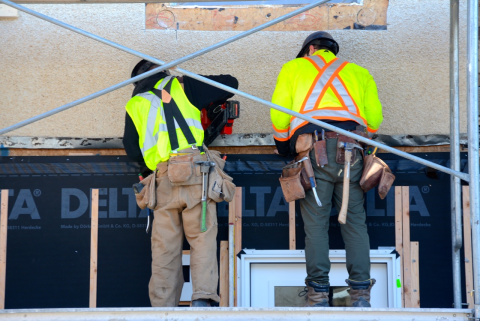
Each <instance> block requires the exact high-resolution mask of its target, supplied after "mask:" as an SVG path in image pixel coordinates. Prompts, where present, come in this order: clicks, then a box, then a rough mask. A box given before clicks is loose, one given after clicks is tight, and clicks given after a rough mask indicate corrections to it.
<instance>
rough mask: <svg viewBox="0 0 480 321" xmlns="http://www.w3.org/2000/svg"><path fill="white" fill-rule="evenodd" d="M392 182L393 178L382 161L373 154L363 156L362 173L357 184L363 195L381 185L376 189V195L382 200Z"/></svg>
mask: <svg viewBox="0 0 480 321" xmlns="http://www.w3.org/2000/svg"><path fill="white" fill-rule="evenodd" d="M394 180H395V176H394V175H393V174H392V171H391V170H390V168H389V167H388V165H387V164H386V163H385V162H384V161H382V160H381V159H380V158H378V157H377V156H375V155H374V154H372V155H367V156H365V159H364V163H363V173H362V177H361V178H360V182H359V184H360V187H361V188H362V190H363V191H364V192H365V193H366V192H368V191H369V190H371V189H372V188H374V187H375V186H377V185H382V186H381V187H380V186H379V188H378V194H379V195H380V197H381V198H382V199H383V198H384V197H385V196H386V195H387V193H388V191H389V190H390V187H391V186H392V184H393V181H394Z"/></svg>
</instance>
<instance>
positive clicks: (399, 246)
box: [395, 186, 405, 308]
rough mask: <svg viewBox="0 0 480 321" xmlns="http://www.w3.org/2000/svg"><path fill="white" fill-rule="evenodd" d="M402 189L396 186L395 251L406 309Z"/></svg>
mask: <svg viewBox="0 0 480 321" xmlns="http://www.w3.org/2000/svg"><path fill="white" fill-rule="evenodd" d="M402 206H403V203H402V187H401V186H395V249H396V250H397V252H398V254H399V255H400V284H401V285H402V286H401V288H400V289H401V298H402V308H404V307H405V300H404V297H403V280H404V277H403V219H402V214H403V212H402Z"/></svg>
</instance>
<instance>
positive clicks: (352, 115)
mask: <svg viewBox="0 0 480 321" xmlns="http://www.w3.org/2000/svg"><path fill="white" fill-rule="evenodd" d="M302 59H307V60H308V61H310V63H312V64H313V65H314V66H315V68H316V69H317V70H318V71H319V73H318V75H317V77H316V78H315V80H314V81H313V84H312V86H311V87H310V89H309V91H308V94H307V96H306V97H305V100H304V102H303V105H302V107H301V108H300V111H299V112H300V113H301V114H304V115H306V116H309V117H312V118H315V119H331V120H340V121H351V120H353V121H355V122H357V123H358V124H361V125H364V126H367V122H366V120H365V118H364V116H363V115H361V111H360V110H359V108H358V107H357V104H356V103H355V100H354V99H353V97H352V96H351V95H350V93H349V91H348V89H347V88H346V87H345V84H344V82H343V80H342V79H341V77H340V75H339V73H340V71H341V70H342V69H343V68H344V67H345V66H346V65H347V64H349V62H347V61H344V60H342V59H338V58H335V59H333V60H331V61H330V62H328V63H326V62H325V60H324V59H322V58H320V56H317V55H313V56H309V57H305V58H302ZM327 90H331V92H333V94H334V95H335V97H336V99H337V100H338V102H339V103H340V105H341V107H320V104H321V102H322V99H323V98H324V96H325V94H326V93H327ZM307 123H308V122H307V121H305V120H303V119H301V118H297V117H292V118H291V120H290V127H289V128H288V129H283V130H282V129H278V128H276V127H275V126H273V130H274V136H275V139H277V140H279V141H286V140H288V139H290V137H292V136H293V134H294V133H295V131H296V130H297V129H299V128H300V127H302V126H304V125H306V124H307Z"/></svg>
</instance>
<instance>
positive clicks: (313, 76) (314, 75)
mask: <svg viewBox="0 0 480 321" xmlns="http://www.w3.org/2000/svg"><path fill="white" fill-rule="evenodd" d="M272 103H274V104H277V105H280V106H282V107H285V108H288V109H290V110H293V111H296V112H299V113H301V114H305V115H308V116H310V117H312V118H315V119H319V120H322V119H331V120H339V121H355V122H357V123H358V124H360V125H363V126H365V127H367V130H368V131H369V132H371V133H375V132H376V131H377V130H378V128H379V127H380V124H381V123H382V121H383V116H382V105H381V103H380V100H379V99H378V93H377V86H376V84H375V81H374V80H373V77H372V76H371V75H370V73H369V72H368V70H366V69H365V68H362V67H360V66H358V65H356V64H354V63H349V62H348V61H344V60H341V59H339V58H337V57H335V55H334V54H333V53H332V52H331V51H329V50H325V49H321V50H318V51H316V52H315V53H314V54H313V55H312V56H309V57H302V58H297V59H294V60H291V61H289V62H288V63H286V64H285V65H283V67H282V70H281V72H280V74H279V75H278V78H277V85H276V87H275V92H274V93H273V97H272ZM270 115H271V120H272V124H273V129H274V137H275V139H276V140H278V141H287V140H289V139H290V138H291V137H292V136H293V135H294V134H295V131H296V130H297V129H299V128H301V127H303V126H305V125H306V124H308V122H306V121H304V120H303V119H299V118H297V117H292V116H290V115H288V114H285V113H283V112H280V111H277V110H276V109H271V111H270Z"/></svg>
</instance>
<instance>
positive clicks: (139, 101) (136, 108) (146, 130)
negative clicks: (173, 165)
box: [125, 77, 204, 170]
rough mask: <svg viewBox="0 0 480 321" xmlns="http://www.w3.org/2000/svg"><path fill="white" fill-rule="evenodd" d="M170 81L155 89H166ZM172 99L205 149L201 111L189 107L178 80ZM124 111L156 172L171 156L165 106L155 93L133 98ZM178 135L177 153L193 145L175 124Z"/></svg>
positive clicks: (173, 87)
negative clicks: (131, 121)
mask: <svg viewBox="0 0 480 321" xmlns="http://www.w3.org/2000/svg"><path fill="white" fill-rule="evenodd" d="M168 78H170V77H166V78H165V79H161V80H160V81H159V82H157V84H156V85H155V88H156V89H159V90H161V89H163V88H164V86H165V85H166V84H167V83H168V81H170V79H168ZM163 80H165V82H163ZM170 95H171V96H172V99H173V100H175V102H176V104H177V106H178V108H179V109H180V112H181V113H182V115H183V117H184V118H185V121H186V122H187V125H188V127H189V129H190V131H191V132H192V134H193V137H194V138H195V141H196V144H197V146H202V143H203V135H204V131H203V127H202V123H201V118H200V110H198V109H197V108H196V107H195V106H193V105H192V103H190V101H189V100H188V98H187V96H186V95H185V92H184V91H183V89H182V87H181V85H180V83H179V82H178V80H177V79H175V78H174V79H173V80H172V86H171V91H170ZM125 108H126V110H127V113H128V114H129V115H130V117H131V118H132V120H133V123H134V124H135V128H136V129H137V132H138V136H139V141H138V142H139V145H140V149H141V151H142V155H143V159H144V161H145V164H146V165H147V167H148V168H150V169H151V170H154V169H155V168H156V166H157V164H158V163H160V162H165V161H167V160H168V159H169V158H170V153H171V152H172V148H171V144H170V139H169V136H168V129H167V123H166V121H165V119H166V118H165V110H164V106H163V102H162V101H161V100H160V98H159V97H157V96H156V95H155V94H154V93H152V92H151V91H148V92H144V93H141V94H138V95H136V96H134V97H132V98H131V99H130V100H129V102H128V103H127V105H126V107H125ZM175 131H176V135H177V138H178V145H179V147H178V150H182V149H185V148H189V147H190V146H191V145H190V144H189V143H188V142H187V139H186V138H185V135H184V134H183V132H182V130H181V129H180V126H179V125H178V123H177V121H176V120H175Z"/></svg>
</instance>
